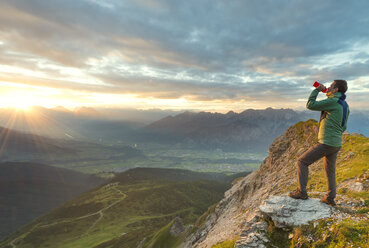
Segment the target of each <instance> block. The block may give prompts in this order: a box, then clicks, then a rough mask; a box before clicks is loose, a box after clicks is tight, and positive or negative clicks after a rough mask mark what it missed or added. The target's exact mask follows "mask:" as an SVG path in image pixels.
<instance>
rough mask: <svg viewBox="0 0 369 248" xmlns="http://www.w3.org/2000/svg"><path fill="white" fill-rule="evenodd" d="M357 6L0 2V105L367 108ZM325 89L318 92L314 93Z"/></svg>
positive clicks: (364, 42) (368, 31) (364, 31)
mask: <svg viewBox="0 0 369 248" xmlns="http://www.w3.org/2000/svg"><path fill="white" fill-rule="evenodd" d="M368 9H369V1H364V0H362V1H361V0H356V1H343V0H335V1H333V0H331V1H329V0H328V1H316V0H312V1H288V0H285V1H284V0H280V1H265V0H253V1H249V0H242V1H233V0H229V1H225V0H224V1H217V0H200V1H199V0H186V1H173V0H163V1H159V0H146V1H145V0H135V1H117V0H43V1H41V0H23V1H20V0H1V1H0V107H20V108H22V107H24V108H27V107H29V106H31V105H39V106H43V107H50V108H51V107H56V106H64V107H66V108H70V109H71V108H75V107H80V106H89V107H114V108H135V109H170V110H195V111H211V112H224V113H225V112H228V111H231V110H232V111H235V112H241V111H243V110H245V109H249V108H254V109H263V108H267V107H272V108H292V109H297V110H301V109H304V108H305V104H306V100H307V98H308V96H309V94H310V92H311V90H313V87H312V84H313V83H314V82H315V81H319V82H321V83H323V84H325V85H327V86H328V85H330V83H331V82H332V81H333V80H334V79H345V80H347V81H348V88H349V89H348V92H347V102H348V103H349V105H350V108H356V109H368V108H369V99H368V97H367V96H368V93H369V15H368V14H367V11H368ZM324 98H325V95H324V94H320V96H319V100H321V99H324Z"/></svg>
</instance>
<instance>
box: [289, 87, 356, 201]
mask: <svg viewBox="0 0 369 248" xmlns="http://www.w3.org/2000/svg"><path fill="white" fill-rule="evenodd" d="M323 90H325V87H324V86H323V85H319V86H318V87H317V88H316V89H314V90H313V91H312V92H311V94H310V96H309V99H308V102H307V104H306V108H308V109H310V110H316V111H321V114H320V121H319V133H318V143H317V144H316V145H314V146H313V147H311V148H310V149H309V150H307V151H306V152H305V153H304V154H302V155H301V156H300V157H299V158H298V160H297V172H298V183H299V188H298V189H297V190H296V191H294V192H291V193H290V194H289V196H290V197H292V198H295V199H303V200H306V199H308V194H307V191H306V185H307V182H308V174H309V168H308V166H309V165H310V164H312V163H314V162H315V161H317V160H319V159H320V158H323V159H324V160H323V161H324V169H325V172H326V176H327V186H328V192H327V194H326V195H325V196H324V198H323V199H321V200H320V201H321V202H323V203H326V204H328V205H331V206H335V205H336V204H335V202H334V198H335V197H336V158H337V154H338V151H339V150H340V148H341V146H342V133H343V132H344V131H345V130H346V127H347V119H348V116H349V113H350V110H349V107H348V105H347V103H346V101H345V98H346V95H345V92H346V90H347V82H346V81H345V80H334V81H333V83H332V84H331V86H330V87H329V88H328V90H327V93H326V95H327V99H324V100H322V101H316V98H317V96H318V94H319V92H321V91H323Z"/></svg>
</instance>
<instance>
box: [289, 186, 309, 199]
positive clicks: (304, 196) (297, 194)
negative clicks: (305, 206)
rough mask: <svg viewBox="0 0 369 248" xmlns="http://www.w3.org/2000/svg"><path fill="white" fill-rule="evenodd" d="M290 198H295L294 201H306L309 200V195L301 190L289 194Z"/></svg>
mask: <svg viewBox="0 0 369 248" xmlns="http://www.w3.org/2000/svg"><path fill="white" fill-rule="evenodd" d="M289 196H290V197H292V198H294V199H301V200H306V199H308V198H309V197H308V195H307V193H302V192H301V191H300V190H299V189H297V190H295V191H293V192H291V193H290V194H289Z"/></svg>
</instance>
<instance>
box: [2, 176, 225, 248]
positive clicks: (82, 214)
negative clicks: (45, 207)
mask: <svg viewBox="0 0 369 248" xmlns="http://www.w3.org/2000/svg"><path fill="white" fill-rule="evenodd" d="M226 188H227V184H225V183H219V182H215V181H207V180H198V181H192V182H188V181H187V182H183V181H182V182H175V181H165V180H144V181H141V182H139V183H137V182H135V183H131V184H125V183H124V182H113V183H110V184H108V185H105V186H102V187H100V188H97V189H95V190H92V191H90V192H87V193H86V194H83V195H81V196H80V197H78V198H75V199H73V200H72V201H69V202H68V203H66V204H65V205H64V206H62V207H61V208H58V209H55V210H54V211H52V212H50V213H49V214H47V215H45V216H43V217H41V218H39V219H38V220H36V221H35V222H33V223H31V224H30V225H27V226H25V227H23V228H22V229H20V230H19V231H18V232H17V233H16V234H14V235H12V236H10V237H9V238H8V239H6V240H5V241H4V242H3V243H1V244H0V247H4V246H5V245H6V244H10V242H12V241H14V244H15V245H16V247H17V248H22V247H25V248H26V247H53V248H54V247H55V248H64V247H65V248H66V247H76V248H77V247H136V246H137V245H138V243H139V242H140V241H141V240H142V239H143V238H144V237H148V236H151V235H153V234H154V233H156V232H157V231H158V230H159V229H161V228H162V227H163V226H166V225H167V224H168V223H169V222H170V221H171V220H173V219H174V218H175V217H176V216H180V217H181V218H182V220H183V222H184V223H185V224H190V223H193V222H195V220H196V219H197V218H198V217H199V216H200V215H201V214H202V213H203V212H204V211H206V209H207V208H208V206H210V205H211V204H214V203H215V202H218V201H219V200H220V199H221V198H222V196H223V193H224V191H225V190H226Z"/></svg>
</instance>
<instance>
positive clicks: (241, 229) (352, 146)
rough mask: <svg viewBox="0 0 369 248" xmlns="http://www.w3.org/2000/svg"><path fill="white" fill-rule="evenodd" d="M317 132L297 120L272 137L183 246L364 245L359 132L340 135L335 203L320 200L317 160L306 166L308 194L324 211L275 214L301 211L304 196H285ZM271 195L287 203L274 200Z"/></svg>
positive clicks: (367, 199) (367, 156)
mask: <svg viewBox="0 0 369 248" xmlns="http://www.w3.org/2000/svg"><path fill="white" fill-rule="evenodd" d="M317 130H318V123H317V122H316V121H315V120H309V121H306V122H299V123H297V124H296V125H294V126H292V127H290V128H289V129H288V130H287V131H286V132H285V133H284V134H283V135H281V136H280V137H278V138H277V139H275V140H274V142H273V143H272V145H271V146H270V147H269V156H268V157H267V158H265V160H264V161H263V162H262V164H261V166H260V168H259V169H258V170H256V171H254V172H253V173H251V174H250V175H248V176H246V177H244V178H241V179H239V180H237V181H235V182H234V184H233V186H232V188H230V189H229V190H228V191H227V192H226V193H225V195H224V198H223V199H222V200H221V201H220V202H219V203H218V204H217V205H216V206H215V207H212V208H209V210H208V211H207V212H206V213H205V214H204V215H203V216H202V217H201V219H202V220H203V221H198V222H197V224H196V225H195V228H194V231H193V232H192V233H191V234H190V235H188V236H187V237H186V239H185V241H184V242H183V243H182V245H181V247H199V248H205V247H213V246H214V247H234V246H235V247H289V246H291V245H292V246H293V247H312V245H316V246H317V247H321V246H319V244H320V243H322V242H323V243H329V242H335V244H338V246H332V247H346V246H345V245H346V244H347V243H351V242H353V243H352V244H353V245H354V246H351V247H359V246H360V245H362V246H361V247H368V246H367V244H366V241H365V240H367V239H368V230H369V229H368V227H369V221H368V210H369V208H368V205H369V187H368V186H369V185H368V184H369V181H368V172H369V139H368V138H366V137H360V135H344V145H343V146H342V148H341V150H340V152H339V155H338V159H337V170H336V174H337V184H338V188H339V190H338V195H337V198H336V200H337V203H338V204H337V207H335V208H332V207H330V206H328V205H325V204H323V203H320V202H319V201H318V199H320V198H321V197H322V196H323V195H324V193H325V191H326V186H325V185H326V178H325V175H324V169H323V164H322V161H318V162H316V163H314V164H312V165H311V166H310V177H309V184H308V191H309V192H308V193H309V197H310V198H316V199H312V200H315V202H316V205H319V204H322V205H325V206H321V207H323V208H325V210H319V209H318V210H316V212H320V211H323V212H324V211H326V214H325V215H319V214H318V216H317V218H315V219H309V220H307V221H306V222H304V223H298V222H296V223H294V222H287V224H286V223H285V224H284V225H283V222H282V224H281V223H278V221H277V219H278V218H273V215H274V217H275V216H277V217H278V216H279V217H281V216H282V217H283V216H284V215H286V216H284V217H286V218H288V217H291V218H292V219H294V218H295V219H296V218H297V219H299V218H300V217H298V216H297V217H296V216H292V212H293V214H296V212H297V214H299V212H300V213H303V211H302V210H301V208H299V207H298V205H299V204H298V203H299V202H300V201H302V200H296V201H294V203H291V202H288V201H289V199H290V198H289V197H287V196H283V195H286V194H287V193H288V192H289V191H291V190H293V189H295V188H296V186H297V176H296V160H297V158H298V157H299V156H300V155H301V154H302V153H303V152H305V151H306V150H307V149H308V148H309V147H310V146H312V144H314V143H315V142H317V140H316V137H317ZM273 196H279V197H281V198H280V200H281V199H282V201H283V200H285V201H287V202H284V203H281V202H279V203H278V201H277V200H276V198H275V197H274V198H273ZM271 202H274V203H273V204H277V207H275V205H273V206H274V207H272V206H271V205H270V204H271ZM266 204H267V206H266ZM268 204H269V205H268ZM278 204H279V205H278ZM291 204H292V205H291ZM310 204H312V205H314V202H312V203H311V202H310ZM263 206H264V207H263ZM286 206H287V207H286ZM291 206H292V207H291ZM301 206H302V208H303V206H304V205H301ZM260 207H261V208H260ZM283 209H284V210H283ZM261 210H262V211H261ZM305 215H306V213H305ZM307 215H309V213H307ZM349 223H351V224H349ZM345 230H346V231H345ZM340 243H341V245H339V244H340ZM355 245H357V246H355ZM365 245H366V246H365ZM323 247H325V246H323Z"/></svg>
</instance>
